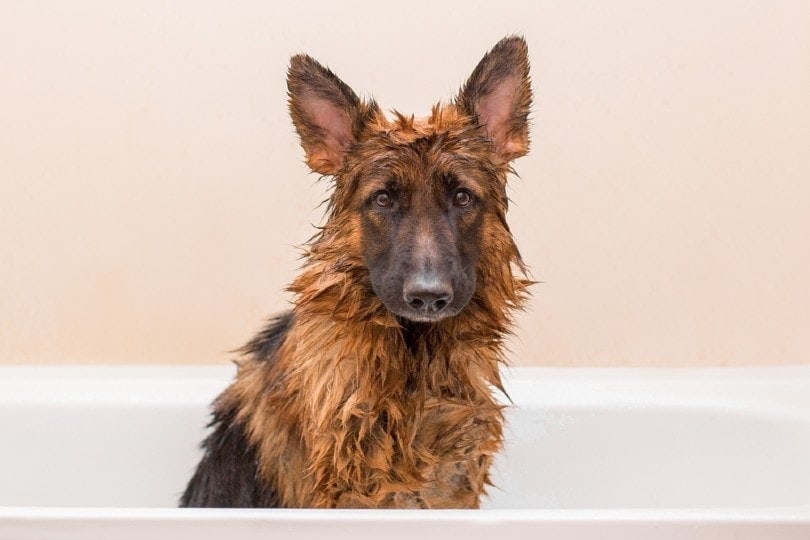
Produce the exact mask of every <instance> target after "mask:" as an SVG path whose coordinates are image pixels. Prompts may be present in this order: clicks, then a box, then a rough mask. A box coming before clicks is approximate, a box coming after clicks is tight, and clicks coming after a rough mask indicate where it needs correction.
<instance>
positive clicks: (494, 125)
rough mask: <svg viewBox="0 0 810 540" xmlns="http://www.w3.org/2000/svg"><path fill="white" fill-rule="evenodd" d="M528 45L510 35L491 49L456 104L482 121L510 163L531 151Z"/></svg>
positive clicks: (519, 38) (499, 151) (497, 148)
mask: <svg viewBox="0 0 810 540" xmlns="http://www.w3.org/2000/svg"><path fill="white" fill-rule="evenodd" d="M528 52H529V50H528V47H527V46H526V42H525V41H524V40H523V38H522V37H518V36H509V37H506V38H504V39H502V40H501V41H499V42H498V44H497V45H495V47H493V48H492V50H491V51H489V52H488V53H487V54H486V55H485V56H484V58H483V59H481V62H479V63H478V66H477V67H476V68H475V70H474V71H473V72H472V75H470V78H469V80H468V81H467V83H466V84H465V85H464V87H463V88H462V89H461V91H460V92H459V95H458V97H457V98H456V105H457V106H458V107H459V108H460V109H461V110H462V111H463V112H464V113H465V114H467V115H469V116H470V117H472V119H473V120H474V121H475V122H477V123H478V125H479V126H481V128H482V129H483V130H484V131H485V133H486V135H487V137H489V139H490V140H491V141H492V142H493V144H494V145H495V151H496V153H497V154H498V156H499V157H500V158H501V159H502V160H503V161H504V162H505V163H506V162H509V161H511V160H513V159H515V158H517V157H520V156H523V155H525V154H526V152H528V151H529V123H528V117H529V107H530V106H531V101H532V89H531V84H530V82H529V56H528Z"/></svg>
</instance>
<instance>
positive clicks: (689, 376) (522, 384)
mask: <svg viewBox="0 0 810 540" xmlns="http://www.w3.org/2000/svg"><path fill="white" fill-rule="evenodd" d="M232 375H233V370H232V369H231V368H220V367H216V368H213V367H168V368H167V367H160V368H155V367H144V368H139V367H124V368H120V367H75V368H74V367H68V368H66V367H25V368H21V367H0V539H3V540H5V539H14V540H26V539H35V538H36V539H41V538H70V539H77V540H78V539H81V540H93V539H105V540H108V539H124V538H133V539H135V538H148V539H158V538H166V539H185V538H188V539H195V540H204V539H208V538H239V539H253V538H256V539H258V538H262V539H266V538H291V537H295V538H330V540H337V539H342V538H346V539H352V540H362V539H366V538H368V539H371V538H386V539H399V538H403V539H405V538H407V539H411V540H412V539H413V538H415V537H416V538H421V537H424V538H429V537H437V538H455V537H459V538H465V539H477V538H482V539H483V538H486V539H492V538H496V539H498V540H506V539H512V538H514V539H518V538H520V539H524V538H550V539H554V540H561V539H568V538H598V539H600V540H608V539H614V538H616V539H622V540H626V539H631V538H639V539H645V540H646V539H656V540H667V539H673V538H690V539H694V538H705V539H726V538H729V539H730V538H735V539H748V538H762V539H768V540H778V539H788V538H790V539H803V540H807V539H810V366H796V367H783V368H752V369H690V370H629V369H610V370H597V369H514V370H511V372H510V373H509V374H508V375H507V389H508V391H509V393H510V395H511V397H512V399H513V400H514V403H515V407H514V408H513V409H512V410H511V412H510V413H509V421H510V426H509V429H508V442H507V450H506V452H505V453H504V455H503V456H502V458H501V459H500V461H499V462H498V464H497V471H496V475H495V480H496V483H497V485H498V488H497V489H492V490H491V498H490V500H489V501H487V503H486V505H485V506H486V508H485V509H484V510H478V511H474V510H470V511H429V510H426V511H423V510H409V511H396V510H391V511H389V510H345V511H341V510H200V509H177V508H173V507H174V505H175V503H176V501H177V498H178V496H179V494H180V492H181V491H182V489H183V487H184V483H185V481H186V480H187V479H188V477H189V475H190V474H191V471H192V469H193V467H194V466H195V464H196V461H197V459H198V457H199V454H198V450H197V445H198V443H199V441H200V440H201V439H202V436H203V433H204V431H205V430H204V424H205V423H206V420H207V409H208V404H209V402H210V401H211V399H212V398H213V397H214V396H215V395H216V394H217V393H218V392H219V391H220V390H221V389H222V388H224V387H225V385H226V384H227V383H228V381H229V380H230V379H231V377H232Z"/></svg>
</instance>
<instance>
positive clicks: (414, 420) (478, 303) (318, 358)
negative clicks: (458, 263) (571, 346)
mask: <svg viewBox="0 0 810 540" xmlns="http://www.w3.org/2000/svg"><path fill="white" fill-rule="evenodd" d="M288 85H289V92H290V111H291V115H292V117H293V121H294V123H295V126H296V129H297V131H298V133H299V136H300V137H301V141H302V145H303V147H304V149H305V152H306V155H307V162H308V163H309V165H310V167H311V168H312V169H313V170H315V171H317V172H320V173H321V174H326V175H332V176H334V181H335V190H334V192H333V195H332V197H331V200H330V205H329V212H328V218H327V221H326V224H325V225H324V227H323V228H322V229H321V230H320V231H319V233H318V234H317V235H316V236H315V237H314V238H313V239H312V240H311V242H310V243H309V246H308V251H307V254H306V259H305V264H304V267H303V269H302V271H301V273H300V275H299V276H298V277H297V279H296V280H295V281H294V282H293V283H292V285H291V286H290V291H291V292H292V293H293V294H294V295H295V301H294V308H293V310H292V311H291V312H289V313H287V314H284V315H282V316H281V317H279V318H277V319H275V320H273V321H271V323H270V324H269V326H268V327H267V329H266V330H264V331H263V332H261V333H260V334H259V335H258V336H256V338H254V339H253V340H252V341H251V342H250V343H249V344H248V345H246V346H245V347H244V349H243V350H242V352H243V359H242V360H241V362H240V363H239V370H238V374H237V376H236V380H235V381H234V382H233V384H232V385H231V386H230V387H229V388H228V389H227V390H225V391H224V392H223V393H222V394H221V395H220V396H219V397H218V398H217V400H216V402H215V403H214V418H213V422H212V429H213V431H212V433H211V435H210V436H209V437H208V438H207V439H206V440H205V441H204V443H203V448H204V450H205V455H204V457H203V459H202V461H201V462H200V464H199V466H198V468H197V470H196V473H195V474H194V476H193V478H192V479H191V481H190V482H189V484H188V487H187V489H186V491H185V493H184V494H183V497H182V500H181V506H223V507H228V506H264V507H268V506H271V507H272V506H280V507H322V508H334V507H366V508H394V507H396V508H476V507H478V506H479V503H480V497H481V495H482V494H483V493H484V491H485V486H486V485H487V483H488V480H489V468H490V465H491V463H492V460H493V457H494V455H495V454H496V453H497V452H498V451H499V449H500V448H501V443H502V426H503V407H502V405H500V404H499V403H498V402H497V401H496V400H495V399H494V398H493V396H492V390H493V388H500V387H501V381H500V376H499V365H500V363H501V362H502V361H503V352H502V348H503V340H504V338H505V336H506V335H507V334H508V333H509V328H510V324H511V313H512V312H513V311H514V310H515V309H519V308H520V307H521V306H522V304H523V302H524V299H525V296H526V288H527V286H528V285H529V281H528V280H526V279H525V277H524V267H523V263H522V261H521V258H520V254H519V253H518V250H517V248H516V246H515V243H514V241H513V239H512V236H511V234H510V232H509V229H508V227H507V225H506V219H505V216H506V211H507V197H506V191H505V187H506V176H507V174H508V173H509V172H510V171H511V168H510V162H511V160H512V159H514V158H515V157H518V156H520V155H523V154H525V153H526V151H527V150H528V142H529V141H528V126H527V115H528V109H529V103H530V100H531V91H530V87H529V79H528V60H527V54H526V45H525V42H524V41H523V40H522V39H521V38H517V37H510V38H506V39H504V40H503V41H501V42H500V43H499V44H498V45H496V47H495V48H494V49H493V50H492V51H491V52H490V53H489V54H488V55H487V56H485V57H484V59H483V60H482V61H481V63H480V64H479V66H478V67H477V68H476V70H475V71H474V72H473V74H472V76H471V77H470V80H469V81H468V82H467V84H466V85H465V86H464V87H463V88H462V90H461V92H460V94H459V96H458V97H457V98H456V100H455V101H454V102H452V103H449V104H444V105H436V106H435V107H434V108H433V110H432V113H431V115H430V117H428V118H426V119H414V118H413V117H408V116H404V115H401V114H399V113H395V116H394V118H393V119H389V118H387V117H386V116H385V115H384V114H383V113H382V112H381V111H380V109H379V107H378V106H377V105H376V104H375V103H374V102H373V101H371V102H364V101H361V100H360V99H359V98H358V97H357V96H356V95H355V94H354V92H353V91H352V90H351V89H350V88H349V87H348V86H346V85H345V83H343V82H342V81H340V79H338V78H337V77H336V76H335V75H334V74H333V73H332V72H331V71H329V70H327V69H326V68H323V67H322V66H320V64H318V63H317V62H315V61H314V60H312V59H311V58H309V57H307V56H303V55H301V56H296V57H294V58H293V59H292V61H291V67H290V72H289V77H288ZM505 93H506V94H505ZM504 95H506V96H507V99H506V100H505V101H504V99H501V100H500V101H498V100H497V99H495V98H501V97H503V96H504ZM493 96H494V98H493ZM447 175H453V177H456V178H461V179H463V181H464V182H465V186H466V187H467V188H469V189H470V190H471V191H472V192H473V193H474V194H475V197H476V202H477V205H478V206H476V208H475V215H474V216H473V215H472V214H469V215H467V214H465V215H460V216H457V217H454V218H453V221H452V223H451V225H452V226H447V227H446V228H448V230H449V231H451V232H455V231H457V230H458V231H461V230H462V229H463V230H464V231H467V232H466V236H465V235H463V234H459V235H457V236H452V235H450V233H448V235H450V236H447V237H448V238H451V237H452V238H453V239H454V241H455V242H457V243H458V246H460V247H459V250H460V251H459V253H460V254H459V257H460V258H461V259H463V256H468V259H469V260H470V261H473V263H470V264H473V267H474V273H473V276H472V277H473V280H474V288H473V290H472V291H471V293H470V297H469V300H468V301H467V302H466V303H465V304H464V305H463V306H462V307H461V308H460V309H459V310H458V312H457V313H454V314H453V316H447V317H445V318H442V319H440V320H436V321H434V322H415V321H412V320H408V318H404V317H402V316H399V315H396V314H395V313H394V312H392V310H391V309H389V308H388V307H387V305H386V302H389V304H390V302H391V301H389V300H387V299H386V300H385V301H383V299H382V298H381V296H380V294H377V292H375V287H376V288H378V289H379V288H380V287H383V285H380V284H378V283H372V278H371V276H370V269H369V266H368V261H369V260H374V257H375V255H374V253H373V252H370V250H371V251H373V250H374V249H377V248H375V247H374V246H377V245H378V244H379V242H374V243H373V245H369V244H370V242H369V240H368V238H369V236H370V235H373V234H374V232H373V231H374V230H376V229H374V227H377V229H379V228H380V227H382V228H383V229H382V230H383V231H385V230H389V229H386V228H385V227H386V223H388V222H385V220H384V219H383V218H381V217H380V216H379V215H377V214H374V213H372V210H369V208H368V207H367V206H365V205H368V204H369V203H368V201H369V198H370V197H372V196H373V193H374V190H375V189H379V187H378V186H379V185H384V184H385V182H386V181H388V180H389V179H390V178H392V177H394V178H397V179H398V182H400V187H399V188H398V189H401V190H405V191H408V190H411V191H413V193H417V192H418V193H422V192H423V191H424V190H425V189H427V187H426V186H425V185H423V183H424V182H433V181H436V182H438V180H436V179H439V178H443V177H446V176H447ZM428 187H429V186H428ZM437 189H438V188H437ZM419 190H422V191H419ZM438 197H439V199H437V200H440V199H441V194H439V196H438ZM414 200H415V199H414ZM437 204H438V203H437ZM449 211H450V210H448V212H449ZM448 215H449V214H448ZM375 216H376V217H375ZM393 219H394V218H391V219H390V220H389V221H390V222H391V223H393ZM448 219H449V218H448ZM369 220H371V221H369ZM374 220H376V222H375V221H374ZM464 220H467V221H466V222H465V221H464ZM473 221H474V222H475V223H473ZM448 223H449V222H448ZM465 227H466V228H465ZM406 232H407V231H406ZM406 232H403V233H402V235H404V236H402V237H401V238H396V239H395V240H393V241H392V242H393V244H392V245H391V246H390V250H388V251H391V250H396V253H408V250H409V248H408V241H409V237H408V236H407V234H406ZM408 234H409V233H408ZM389 236H391V235H389ZM384 237H385V235H383V236H381V238H384ZM462 242H463V243H464V245H461V243H462ZM379 249H382V248H379ZM386 249H387V248H386ZM464 250H467V251H468V252H469V253H468V255H463V253H461V252H462V251H464ZM388 251H386V252H385V253H383V254H382V255H380V256H388V255H387V254H388ZM391 252H392V253H393V251H391ZM392 256H402V255H396V254H394V255H392ZM461 259H459V260H461ZM465 260H466V259H465ZM394 262H397V261H394ZM380 264H382V263H380ZM391 264H393V263H391ZM400 266H402V265H400ZM405 266H407V265H405ZM456 272H457V273H458V270H456ZM462 277H463V276H462ZM459 279H461V278H459ZM385 294H388V293H383V296H384V295H385Z"/></svg>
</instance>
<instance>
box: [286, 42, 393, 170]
mask: <svg viewBox="0 0 810 540" xmlns="http://www.w3.org/2000/svg"><path fill="white" fill-rule="evenodd" d="M287 95H288V96H289V107H290V116H291V117H292V121H293V124H295V130H296V131H297V132H298V136H299V137H300V138H301V146H302V147H303V148H304V152H305V153H306V160H307V164H308V165H309V167H310V168H311V169H312V170H313V171H315V172H317V173H320V174H329V175H332V174H335V173H337V172H338V171H339V170H340V169H341V167H342V166H343V162H344V159H345V157H346V152H347V151H348V150H349V148H350V147H351V145H352V144H353V143H354V142H356V141H357V139H358V137H359V135H360V133H361V132H362V129H363V125H364V124H365V122H366V121H367V120H368V117H369V116H370V113H372V112H373V111H374V110H376V109H377V106H376V104H374V102H373V101H372V102H371V103H370V104H365V103H363V102H362V101H361V100H360V98H358V97H357V94H355V93H354V91H353V90H352V89H351V88H349V86H348V85H347V84H346V83H344V82H343V81H341V80H340V79H339V78H338V77H337V75H335V74H334V73H332V72H331V71H330V70H329V69H327V68H325V67H323V66H322V65H321V64H319V63H318V62H317V61H316V60H315V59H313V58H312V57H310V56H307V55H305V54H299V55H296V56H293V57H292V58H291V59H290V69H289V71H288V72H287Z"/></svg>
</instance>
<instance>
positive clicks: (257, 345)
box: [180, 313, 293, 508]
mask: <svg viewBox="0 0 810 540" xmlns="http://www.w3.org/2000/svg"><path fill="white" fill-rule="evenodd" d="M292 320H293V317H292V313H285V314H284V315H281V316H279V317H277V318H275V319H273V320H272V321H271V322H270V324H268V325H267V327H266V328H265V329H264V330H262V331H261V332H259V334H258V335H257V336H256V337H255V338H253V339H252V340H251V341H250V342H249V343H248V344H247V345H245V346H244V347H243V348H242V349H241V351H242V352H243V353H244V354H248V355H252V356H254V357H255V358H261V359H263V360H265V361H267V362H272V361H274V360H275V352H276V351H277V350H278V348H279V346H280V345H281V343H282V342H283V341H284V337H285V336H286V334H287V331H288V330H289V328H290V326H291V325H292ZM235 416H236V413H235V411H233V410H223V409H222V408H221V407H220V406H218V404H217V403H215V404H214V413H213V420H212V421H211V424H210V425H209V427H212V428H214V431H213V432H212V433H211V434H210V435H209V436H208V437H207V438H206V439H205V440H204V441H203V443H202V448H203V449H204V450H205V455H204V456H203V458H202V460H201V461H200V464H199V465H198V466H197V470H196V472H195V473H194V476H193V477H192V478H191V480H190V481H189V483H188V486H187V487H186V491H185V492H184V493H183V496H182V497H181V499H180V506H181V507H206V508H255V507H265V508H276V507H278V506H279V501H278V496H277V495H276V492H275V490H273V489H272V488H268V487H266V485H265V482H264V481H263V480H262V479H260V478H259V470H258V465H257V461H256V450H255V449H254V448H253V447H252V446H251V445H250V444H249V443H248V441H247V438H246V437H245V433H244V430H243V429H242V426H241V425H239V423H237V421H236V418H235Z"/></svg>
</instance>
